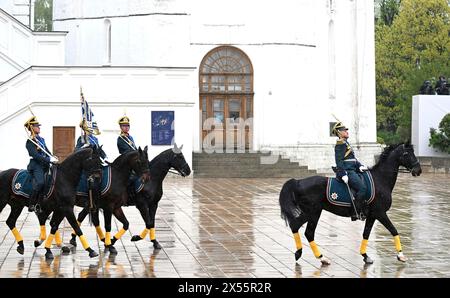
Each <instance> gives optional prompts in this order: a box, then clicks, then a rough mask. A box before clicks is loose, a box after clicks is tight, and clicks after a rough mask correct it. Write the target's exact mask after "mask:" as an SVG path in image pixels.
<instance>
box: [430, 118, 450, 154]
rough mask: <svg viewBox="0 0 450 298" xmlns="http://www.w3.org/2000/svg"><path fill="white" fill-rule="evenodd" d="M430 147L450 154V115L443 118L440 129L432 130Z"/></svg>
mask: <svg viewBox="0 0 450 298" xmlns="http://www.w3.org/2000/svg"><path fill="white" fill-rule="evenodd" d="M430 135H431V136H430V146H431V147H433V148H435V149H438V150H440V151H442V152H446V153H448V154H450V113H448V114H447V115H445V116H444V118H442V120H441V123H439V129H435V128H430Z"/></svg>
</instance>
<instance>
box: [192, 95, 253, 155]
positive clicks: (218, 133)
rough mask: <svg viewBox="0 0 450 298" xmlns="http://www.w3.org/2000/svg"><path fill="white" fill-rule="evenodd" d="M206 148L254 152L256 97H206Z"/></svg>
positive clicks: (203, 100) (203, 107)
mask: <svg viewBox="0 0 450 298" xmlns="http://www.w3.org/2000/svg"><path fill="white" fill-rule="evenodd" d="M200 112H201V115H202V129H201V131H202V140H203V147H204V146H205V144H206V145H211V146H213V147H214V148H226V149H228V150H230V149H251V144H252V126H253V123H252V121H253V95H239V94H236V95H230V94H227V95H212V94H208V95H202V96H201V105H200Z"/></svg>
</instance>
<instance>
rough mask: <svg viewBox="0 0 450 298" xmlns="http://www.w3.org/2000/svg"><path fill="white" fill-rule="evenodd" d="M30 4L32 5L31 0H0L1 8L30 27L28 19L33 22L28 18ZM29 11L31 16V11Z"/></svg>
mask: <svg viewBox="0 0 450 298" xmlns="http://www.w3.org/2000/svg"><path fill="white" fill-rule="evenodd" d="M33 2H34V1H33ZM30 5H32V3H31V0H0V8H1V9H3V10H4V11H6V12H7V13H8V14H10V15H12V16H13V17H14V18H15V19H17V20H18V21H19V22H21V23H22V24H24V25H25V26H28V27H32V24H31V26H30V21H31V22H33V20H32V19H31V18H30V12H31V11H30ZM31 13H32V16H33V12H31Z"/></svg>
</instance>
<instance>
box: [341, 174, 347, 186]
mask: <svg viewBox="0 0 450 298" xmlns="http://www.w3.org/2000/svg"><path fill="white" fill-rule="evenodd" d="M341 179H342V181H344V182H345V184H348V176H347V175H345V176H342V178H341Z"/></svg>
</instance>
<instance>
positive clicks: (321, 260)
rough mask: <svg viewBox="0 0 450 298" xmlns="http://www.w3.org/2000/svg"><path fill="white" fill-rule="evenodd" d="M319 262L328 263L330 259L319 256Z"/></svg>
mask: <svg viewBox="0 0 450 298" xmlns="http://www.w3.org/2000/svg"><path fill="white" fill-rule="evenodd" d="M320 263H322V265H330V264H331V261H330V260H329V259H328V258H325V257H321V258H320Z"/></svg>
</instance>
